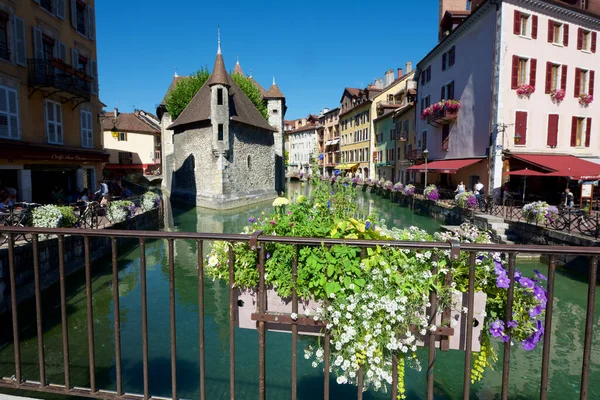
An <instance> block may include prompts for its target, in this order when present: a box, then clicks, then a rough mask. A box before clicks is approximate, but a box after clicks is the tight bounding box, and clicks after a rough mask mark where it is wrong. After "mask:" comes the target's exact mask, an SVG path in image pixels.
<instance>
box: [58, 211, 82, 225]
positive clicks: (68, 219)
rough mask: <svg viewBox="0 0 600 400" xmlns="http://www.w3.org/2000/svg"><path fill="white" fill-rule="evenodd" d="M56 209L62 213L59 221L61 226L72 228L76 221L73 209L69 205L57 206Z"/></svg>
mask: <svg viewBox="0 0 600 400" xmlns="http://www.w3.org/2000/svg"><path fill="white" fill-rule="evenodd" d="M58 210H59V211H60V213H61V214H62V220H61V221H60V227H61V228H72V227H74V226H75V223H76V222H77V217H76V216H75V211H73V209H72V208H71V207H69V206H61V207H58Z"/></svg>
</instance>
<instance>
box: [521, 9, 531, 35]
mask: <svg viewBox="0 0 600 400" xmlns="http://www.w3.org/2000/svg"><path fill="white" fill-rule="evenodd" d="M520 18H521V36H529V35H530V32H531V27H530V23H529V21H530V20H531V16H530V15H528V14H523V13H521V17H520Z"/></svg>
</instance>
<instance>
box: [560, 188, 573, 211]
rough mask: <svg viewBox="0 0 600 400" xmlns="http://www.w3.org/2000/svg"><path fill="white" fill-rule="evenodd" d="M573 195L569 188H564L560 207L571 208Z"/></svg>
mask: <svg viewBox="0 0 600 400" xmlns="http://www.w3.org/2000/svg"><path fill="white" fill-rule="evenodd" d="M573 199H574V197H573V193H571V190H570V189H569V188H566V189H565V191H564V192H563V194H562V201H561V205H562V206H564V207H567V208H573Z"/></svg>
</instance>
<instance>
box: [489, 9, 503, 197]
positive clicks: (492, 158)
mask: <svg viewBox="0 0 600 400" xmlns="http://www.w3.org/2000/svg"><path fill="white" fill-rule="evenodd" d="M490 4H492V5H495V6H496V21H495V30H494V32H495V35H494V62H493V63H492V88H491V89H492V90H491V101H490V126H489V129H490V140H489V150H488V182H487V187H488V194H490V195H492V196H493V197H494V198H499V196H500V191H499V189H494V188H493V187H492V182H493V181H494V180H493V175H494V170H495V163H496V153H497V151H498V147H497V146H498V139H499V132H498V115H499V110H498V108H499V107H498V103H499V93H500V69H501V60H500V59H501V54H502V49H501V47H502V40H501V39H502V0H490ZM502 145H504V143H503V142H502ZM494 183H495V184H496V185H498V186H499V187H500V186H501V185H499V184H498V182H494Z"/></svg>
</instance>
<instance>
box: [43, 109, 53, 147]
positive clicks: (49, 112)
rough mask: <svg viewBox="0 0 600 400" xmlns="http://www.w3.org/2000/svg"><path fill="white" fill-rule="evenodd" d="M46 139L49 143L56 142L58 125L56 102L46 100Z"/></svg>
mask: <svg viewBox="0 0 600 400" xmlns="http://www.w3.org/2000/svg"><path fill="white" fill-rule="evenodd" d="M44 105H45V108H46V140H47V141H48V143H56V125H55V123H54V121H55V118H54V103H52V102H51V101H49V100H46V103H45V104H44Z"/></svg>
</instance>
